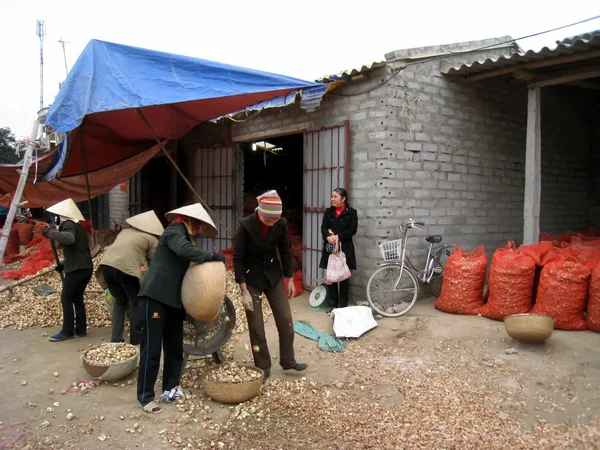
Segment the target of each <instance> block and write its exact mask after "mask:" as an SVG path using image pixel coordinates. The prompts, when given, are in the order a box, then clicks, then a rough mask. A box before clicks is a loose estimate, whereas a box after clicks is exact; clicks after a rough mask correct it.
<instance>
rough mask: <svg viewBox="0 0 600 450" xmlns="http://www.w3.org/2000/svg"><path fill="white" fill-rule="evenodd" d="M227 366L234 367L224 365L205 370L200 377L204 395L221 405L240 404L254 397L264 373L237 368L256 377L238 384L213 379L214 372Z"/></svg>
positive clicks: (256, 368)
mask: <svg viewBox="0 0 600 450" xmlns="http://www.w3.org/2000/svg"><path fill="white" fill-rule="evenodd" d="M227 365H230V366H231V367H236V366H234V365H232V364H230V363H225V364H219V365H217V366H213V367H210V368H208V369H207V370H206V372H205V373H204V375H203V377H202V384H203V387H204V392H205V393H206V395H208V396H209V397H210V398H212V399H213V400H216V401H218V402H221V403H242V402H245V401H248V400H250V399H252V398H254V397H256V396H257V395H258V393H259V392H260V388H261V386H262V385H263V376H264V372H263V371H262V370H261V369H259V368H258V367H253V366H238V367H245V368H246V369H249V370H251V371H255V372H256V373H257V375H258V376H257V377H256V378H254V379H251V380H247V381H238V382H227V381H220V380H217V379H215V378H216V377H215V376H214V374H215V372H216V371H217V370H218V369H220V368H222V367H225V366H227Z"/></svg>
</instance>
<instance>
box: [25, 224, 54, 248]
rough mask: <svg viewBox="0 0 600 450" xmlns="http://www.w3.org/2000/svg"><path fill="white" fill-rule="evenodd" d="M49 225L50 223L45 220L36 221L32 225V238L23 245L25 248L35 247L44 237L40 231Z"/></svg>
mask: <svg viewBox="0 0 600 450" xmlns="http://www.w3.org/2000/svg"><path fill="white" fill-rule="evenodd" d="M49 226H50V225H48V224H47V223H46V222H38V223H36V224H35V226H34V227H33V239H32V240H31V242H30V243H29V244H27V245H26V246H25V248H31V247H35V246H36V245H38V244H39V243H40V242H42V241H43V240H44V239H45V238H44V236H42V232H43V231H44V230H45V229H46V228H48V227H49Z"/></svg>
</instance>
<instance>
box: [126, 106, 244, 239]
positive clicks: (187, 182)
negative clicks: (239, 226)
mask: <svg viewBox="0 0 600 450" xmlns="http://www.w3.org/2000/svg"><path fill="white" fill-rule="evenodd" d="M136 111H137V113H138V114H139V115H140V117H141V118H142V120H143V121H144V123H145V124H146V126H147V127H148V129H149V130H150V132H151V133H152V136H154V139H155V140H156V142H157V143H158V145H159V146H160V148H161V149H162V151H163V152H164V154H165V155H166V156H167V158H168V159H169V161H171V164H173V167H175V170H177V173H179V175H180V176H181V178H183V181H185V183H186V184H187V185H188V187H189V188H190V189H191V190H192V192H193V193H194V195H195V196H196V197H197V198H198V200H199V201H200V203H201V204H202V206H204V208H205V209H206V210H207V211H208V212H210V213H211V214H212V215H213V217H214V218H215V219H216V220H217V222H219V225H221V226H222V227H223V228H224V229H225V231H227V233H228V234H229V236H230V237H233V233H232V232H231V231H229V228H227V227H226V226H225V224H224V223H223V222H221V219H220V218H219V216H217V215H216V214H215V213H214V211H213V210H212V209H210V207H209V206H208V205H207V204H206V202H205V201H204V200H202V197H200V195H199V194H198V193H197V192H196V189H194V186H192V183H190V181H189V180H188V179H187V178H186V176H185V175H184V174H183V172H182V171H181V169H180V168H179V166H178V165H177V163H176V162H175V160H174V159H173V157H172V156H171V154H170V153H169V152H168V151H167V149H166V147H165V144H164V142H162V141H161V140H160V138H159V137H158V135H157V134H156V133H155V132H154V129H153V128H152V125H150V122H148V119H146V116H144V113H143V112H142V111H141V110H140V108H136Z"/></svg>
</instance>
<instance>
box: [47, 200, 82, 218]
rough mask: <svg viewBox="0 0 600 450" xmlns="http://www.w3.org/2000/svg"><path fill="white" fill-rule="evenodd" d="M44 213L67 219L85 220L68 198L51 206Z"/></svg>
mask: <svg viewBox="0 0 600 450" xmlns="http://www.w3.org/2000/svg"><path fill="white" fill-rule="evenodd" d="M46 211H48V212H51V213H52V214H56V215H57V216H62V217H66V218H67V219H75V220H85V217H83V214H81V211H79V208H78V207H77V205H76V204H75V202H74V201H73V200H72V199H70V198H68V199H66V200H63V201H62V202H60V203H57V204H56V205H54V206H51V207H50V208H48V209H47V210H46Z"/></svg>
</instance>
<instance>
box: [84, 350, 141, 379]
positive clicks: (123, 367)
mask: <svg viewBox="0 0 600 450" xmlns="http://www.w3.org/2000/svg"><path fill="white" fill-rule="evenodd" d="M106 345H112V346H117V345H123V344H119V343H112V342H110V343H108V342H107V343H105V344H102V345H101V346H100V347H103V346H106ZM126 345H128V344H126ZM131 347H133V348H134V349H135V355H134V356H132V357H130V358H127V359H125V360H122V361H118V362H114V363H110V364H99V363H97V362H94V361H92V360H91V359H90V358H89V357H88V353H89V352H90V351H92V350H95V349H97V348H98V346H96V347H92V348H90V349H88V350H86V351H85V352H84V353H83V354H82V355H81V362H82V364H83V368H84V369H85V370H86V372H87V373H88V374H89V375H90V376H91V377H94V378H98V379H100V380H101V381H111V382H112V381H118V380H121V379H123V378H125V377H126V376H127V375H129V374H130V373H131V372H133V371H134V370H135V369H136V368H137V366H138V359H139V356H140V355H139V351H138V349H137V347H134V346H131Z"/></svg>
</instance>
